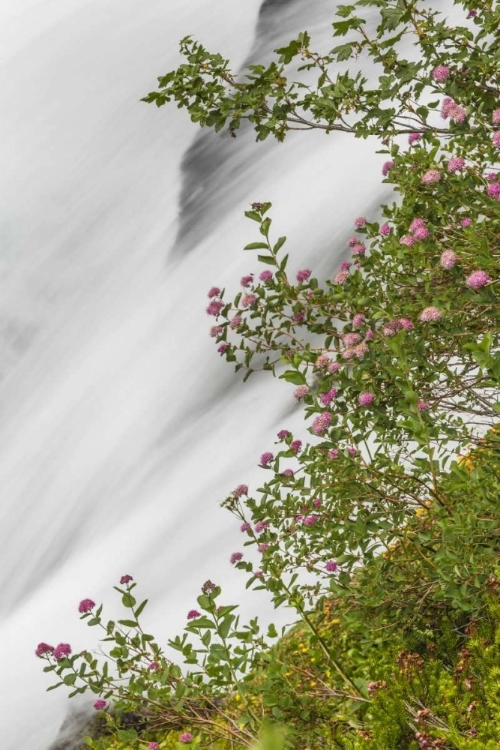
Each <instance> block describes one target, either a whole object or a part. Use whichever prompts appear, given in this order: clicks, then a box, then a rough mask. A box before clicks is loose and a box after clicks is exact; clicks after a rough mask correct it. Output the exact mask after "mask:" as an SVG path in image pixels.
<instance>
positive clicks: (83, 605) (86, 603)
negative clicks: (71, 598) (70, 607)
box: [78, 599, 95, 614]
mask: <svg viewBox="0 0 500 750" xmlns="http://www.w3.org/2000/svg"><path fill="white" fill-rule="evenodd" d="M94 607H95V602H93V601H92V599H82V601H81V602H80V604H79V605H78V611H79V612H80V613H81V614H85V613H86V612H90V610H91V609H94Z"/></svg>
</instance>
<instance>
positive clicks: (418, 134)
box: [408, 133, 422, 146]
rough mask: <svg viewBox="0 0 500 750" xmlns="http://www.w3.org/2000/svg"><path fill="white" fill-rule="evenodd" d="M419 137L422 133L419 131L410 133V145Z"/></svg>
mask: <svg viewBox="0 0 500 750" xmlns="http://www.w3.org/2000/svg"><path fill="white" fill-rule="evenodd" d="M421 137H422V135H421V134H420V133H410V135H409V136H408V143H409V144H410V146H411V145H412V144H413V143H416V142H417V141H419V140H420V138H421Z"/></svg>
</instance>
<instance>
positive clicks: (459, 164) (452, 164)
mask: <svg viewBox="0 0 500 750" xmlns="http://www.w3.org/2000/svg"><path fill="white" fill-rule="evenodd" d="M464 167H465V159H462V157H461V156H453V157H452V158H451V159H450V160H449V162H448V164H447V169H448V172H458V170H459V169H463V168H464Z"/></svg>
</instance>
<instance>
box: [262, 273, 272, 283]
mask: <svg viewBox="0 0 500 750" xmlns="http://www.w3.org/2000/svg"><path fill="white" fill-rule="evenodd" d="M272 278H273V274H272V273H271V271H262V273H261V274H260V276H259V279H260V280H261V281H270V280H271V279H272Z"/></svg>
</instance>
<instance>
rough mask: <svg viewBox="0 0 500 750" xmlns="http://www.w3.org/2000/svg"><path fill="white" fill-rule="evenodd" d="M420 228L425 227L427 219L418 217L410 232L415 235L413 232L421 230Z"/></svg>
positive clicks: (413, 222)
mask: <svg viewBox="0 0 500 750" xmlns="http://www.w3.org/2000/svg"><path fill="white" fill-rule="evenodd" d="M420 227H425V219H421V218H420V217H418V216H416V217H415V218H414V219H413V221H412V222H411V224H410V227H409V229H410V232H411V233H412V234H413V232H414V231H415V230H416V229H420Z"/></svg>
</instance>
